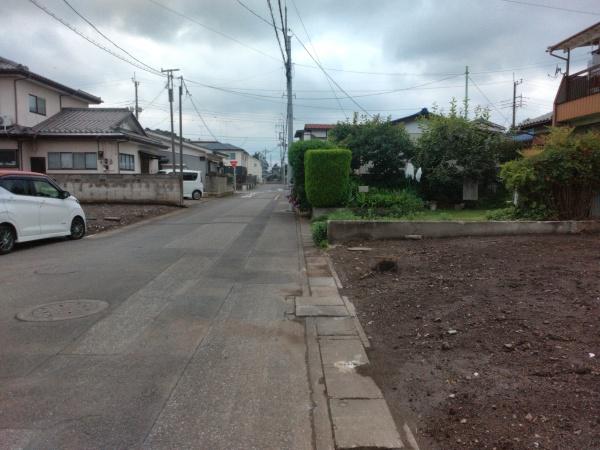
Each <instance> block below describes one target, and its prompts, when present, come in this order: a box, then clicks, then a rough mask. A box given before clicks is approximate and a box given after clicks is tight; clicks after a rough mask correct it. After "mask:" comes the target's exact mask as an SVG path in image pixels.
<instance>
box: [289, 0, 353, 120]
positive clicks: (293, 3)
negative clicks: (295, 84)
mask: <svg viewBox="0 0 600 450" xmlns="http://www.w3.org/2000/svg"><path fill="white" fill-rule="evenodd" d="M292 6H293V7H294V10H296V15H297V16H298V19H300V24H301V25H302V28H303V29H304V33H305V34H306V37H307V38H308V44H309V45H310V47H311V48H312V49H313V52H314V53H315V57H316V58H317V61H319V63H320V62H321V58H319V55H318V53H317V49H316V48H315V46H314V45H313V43H312V39H311V38H310V34H309V33H308V30H307V29H306V26H305V25H304V20H302V16H301V15H300V11H299V10H298V7H297V6H296V2H295V1H294V0H292ZM325 79H326V80H327V84H329V88H330V89H331V92H332V93H333V96H334V97H335V100H336V102H337V104H338V106H339V107H340V111H341V112H342V114H344V116H345V117H346V119H348V114H346V111H345V110H344V107H343V106H342V102H341V101H340V99H339V98H338V96H337V94H336V92H335V89H334V88H333V84H331V80H330V79H329V78H327V77H325ZM296 92H298V90H296Z"/></svg>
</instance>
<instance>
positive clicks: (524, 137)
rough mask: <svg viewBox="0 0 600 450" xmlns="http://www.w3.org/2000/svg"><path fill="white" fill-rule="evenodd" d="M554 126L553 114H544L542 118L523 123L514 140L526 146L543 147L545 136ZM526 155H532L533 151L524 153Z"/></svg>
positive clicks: (527, 120)
mask: <svg viewBox="0 0 600 450" xmlns="http://www.w3.org/2000/svg"><path fill="white" fill-rule="evenodd" d="M551 125H552V112H548V113H546V114H542V115H541V116H537V117H533V118H531V119H525V120H524V121H523V122H521V123H520V124H519V125H518V127H517V130H516V134H515V135H514V137H513V139H514V140H515V141H517V142H519V143H522V144H523V145H524V146H529V147H531V146H534V145H541V144H542V143H543V139H544V136H546V135H547V134H548V132H549V127H550V126H551ZM523 153H524V154H530V153H531V151H527V150H525V151H523Z"/></svg>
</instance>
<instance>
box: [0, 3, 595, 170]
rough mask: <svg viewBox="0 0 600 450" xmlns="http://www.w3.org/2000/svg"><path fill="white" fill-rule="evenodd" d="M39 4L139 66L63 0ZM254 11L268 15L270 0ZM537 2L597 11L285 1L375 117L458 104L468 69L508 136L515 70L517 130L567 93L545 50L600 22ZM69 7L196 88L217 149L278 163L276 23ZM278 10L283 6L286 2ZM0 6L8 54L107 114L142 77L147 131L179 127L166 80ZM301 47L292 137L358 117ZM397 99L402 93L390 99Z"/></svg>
mask: <svg viewBox="0 0 600 450" xmlns="http://www.w3.org/2000/svg"><path fill="white" fill-rule="evenodd" d="M36 2H37V3H38V4H40V5H42V6H44V7H46V8H47V9H48V10H50V11H51V12H52V13H54V14H55V15H56V16H58V17H60V18H61V19H63V20H64V21H65V22H67V23H69V24H70V25H72V26H74V27H75V28H76V29H77V30H79V31H80V32H81V33H83V34H84V35H86V36H87V37H89V38H91V39H93V40H95V41H97V42H101V43H102V44H103V45H105V46H106V47H108V48H111V49H112V50H113V51H115V52H116V53H119V54H121V55H123V56H124V57H125V58H128V59H130V57H129V56H127V55H126V54H124V53H123V52H122V51H120V50H119V49H117V48H115V47H113V46H112V44H110V43H109V42H107V41H105V40H104V39H103V38H102V37H101V36H100V35H99V34H98V33H97V32H96V31H95V30H94V29H93V28H92V27H91V26H90V25H89V24H87V23H86V22H85V21H84V20H83V19H82V18H81V17H78V16H77V15H76V13H75V12H74V11H73V10H71V9H70V8H69V6H68V5H67V4H66V3H65V2H64V1H63V0H36ZM243 2H244V3H245V4H246V5H247V6H248V7H249V8H251V9H253V10H254V11H255V12H256V13H258V14H259V15H261V16H263V17H267V18H270V16H269V10H268V6H267V1H266V0H243ZM531 2H533V3H539V4H543V5H548V6H555V7H559V8H560V7H562V8H568V9H573V10H580V11H583V12H587V14H586V13H583V12H581V13H576V12H568V11H561V10H555V9H549V8H538V7H534V6H530V5H523V4H519V3H518V2H516V3H515V2H509V1H506V0H451V1H450V0H372V1H367V2H365V1H363V0H295V5H294V3H293V2H292V0H287V7H288V15H289V26H290V28H291V30H292V32H293V33H294V34H295V35H297V36H298V38H299V39H300V41H302V42H303V43H304V44H305V45H306V47H307V48H308V49H309V50H310V51H311V53H313V56H315V58H318V59H319V60H320V61H321V63H322V65H323V67H325V68H327V69H328V73H329V75H330V76H331V77H332V78H333V79H334V80H335V81H336V82H337V84H339V85H340V86H341V87H342V88H343V89H344V90H345V91H346V92H348V93H349V94H350V95H352V96H354V98H355V101H356V102H357V103H358V104H359V105H360V107H361V108H364V109H365V110H367V111H369V113H371V114H376V113H380V114H382V115H384V116H388V115H389V116H391V117H392V118H399V117H402V116H405V115H409V114H412V113H414V112H417V111H419V110H420V109H421V108H423V107H428V108H431V106H432V105H433V104H435V103H437V104H438V105H440V106H442V107H444V106H447V105H448V102H449V101H450V99H451V98H452V97H456V98H457V99H458V100H459V101H462V98H463V96H464V78H465V77H464V70H465V66H466V65H468V66H469V67H470V71H471V73H472V75H471V77H472V80H473V83H471V85H470V89H469V97H470V99H471V106H472V107H473V106H474V105H482V106H486V105H488V104H489V103H490V102H491V103H492V104H493V105H490V107H491V108H492V120H493V121H495V122H497V123H500V124H502V125H505V126H506V125H508V124H509V121H510V116H511V110H510V108H507V107H506V106H507V105H508V104H509V101H510V99H511V96H512V79H513V72H514V76H515V77H516V78H517V79H520V78H522V79H523V84H522V85H520V86H519V93H520V94H522V95H523V102H524V106H523V107H522V108H520V109H519V110H518V112H517V120H518V121H520V120H522V119H525V118H527V117H534V116H537V115H540V114H543V113H545V112H548V111H550V110H551V106H552V100H553V98H554V93H555V91H556V88H557V84H558V78H556V79H555V78H553V77H552V76H553V75H554V72H555V68H556V64H557V63H559V62H560V61H559V60H557V59H555V58H552V57H551V56H549V55H548V54H546V53H545V50H546V48H547V46H549V45H551V44H554V43H556V42H558V41H560V40H562V39H563V38H566V37H568V36H570V35H572V34H574V33H576V32H578V31H580V30H581V29H583V28H585V27H587V26H589V25H591V24H593V23H595V22H597V21H599V20H600V4H599V3H598V1H597V0H569V1H566V0H531ZM531 2H530V3H531ZM69 3H70V4H71V6H73V8H75V9H76V10H77V11H78V12H79V13H80V14H82V15H83V16H85V17H86V18H87V19H89V20H90V21H91V22H92V23H93V24H94V25H95V26H96V27H97V28H98V29H99V30H100V31H101V32H103V33H104V34H105V35H107V36H108V37H109V38H111V39H112V40H113V41H114V42H115V43H116V44H118V45H119V46H120V47H122V48H123V49H125V50H126V51H127V52H129V53H130V54H131V55H133V56H134V57H135V58H137V59H138V60H139V61H142V62H143V63H144V64H146V65H147V66H150V67H153V68H158V69H160V68H179V69H181V72H179V74H181V75H183V76H184V77H185V78H187V79H188V80H190V82H188V86H189V88H190V92H191V94H192V99H193V101H194V103H195V104H196V106H197V107H198V110H199V111H200V113H201V114H202V116H203V118H204V119H205V121H206V123H207V124H208V127H209V128H210V131H211V132H212V134H214V135H215V136H216V137H217V138H218V139H219V140H221V141H222V142H230V143H232V144H236V145H239V146H242V147H244V148H246V149H247V150H248V151H250V152H254V151H257V150H263V149H265V148H266V149H267V150H268V151H271V153H270V156H271V158H272V159H273V162H275V161H276V159H277V158H278V156H277V155H278V154H279V153H278V150H277V147H276V146H277V131H278V130H279V131H280V130H281V123H282V120H283V118H284V117H285V107H286V106H285V98H284V92H285V73H284V70H283V63H282V59H281V55H280V51H279V48H278V45H277V41H276V39H275V33H274V31H273V28H272V27H270V26H269V25H268V24H266V23H264V22H263V21H261V20H260V19H259V18H257V17H256V16H254V15H252V14H251V13H250V12H248V11H247V10H246V9H244V8H243V7H242V6H241V5H240V4H239V3H238V2H237V1H236V0H69ZM272 3H273V6H274V7H275V8H276V5H277V1H276V0H272ZM282 3H285V1H283V0H282ZM2 5H3V7H2V12H3V30H2V39H0V55H1V56H4V57H6V58H9V59H12V60H15V61H17V62H20V63H22V64H25V65H27V66H29V68H30V69H31V70H32V71H34V72H37V73H40V74H42V75H45V76H47V77H49V78H51V79H54V80H56V81H59V82H62V83H64V84H67V85H69V86H72V87H74V88H80V89H83V90H86V91H88V92H91V93H93V94H95V95H98V96H100V97H101V98H102V99H103V100H104V104H103V106H106V107H109V106H110V107H112V106H118V107H123V106H131V105H133V98H134V91H133V83H132V82H131V77H132V76H133V73H134V71H135V72H136V76H137V78H138V80H139V81H140V103H141V106H142V107H143V108H144V112H143V113H142V114H141V116H140V121H141V123H142V125H143V126H145V127H150V128H162V129H168V127H169V114H168V99H167V94H166V92H165V91H163V87H164V84H165V81H164V79H163V78H161V77H160V76H157V75H154V74H152V73H148V72H145V71H143V70H141V69H139V68H135V67H133V66H131V65H129V64H128V63H126V62H123V61H121V60H119V59H117V58H115V57H114V56H112V55H110V54H108V53H106V52H104V51H103V50H101V49H99V48H97V47H95V46H94V45H92V44H91V43H89V42H87V41H86V40H85V39H83V38H82V37H80V36H78V35H77V34H75V33H74V32H73V31H72V30H70V29H68V28H67V27H66V26H65V25H64V24H61V23H59V22H58V21H56V20H55V19H53V18H52V17H50V16H49V15H47V14H46V13H44V12H43V11H42V10H40V9H38V8H37V7H36V6H34V5H33V4H32V3H31V2H30V1H27V0H2ZM161 5H164V6H167V7H168V8H170V9H172V11H169V10H167V9H165V8H164V7H161ZM275 12H276V14H277V13H278V11H277V10H275ZM177 13H179V14H177ZM590 13H595V14H590ZM300 18H301V19H302V21H303V23H304V26H305V28H306V29H305V28H304V27H303V26H302V23H301V21H300ZM202 25H203V26H202ZM307 32H308V36H307ZM309 36H310V38H309ZM311 44H312V45H311ZM292 49H293V51H292V53H293V56H292V59H293V61H294V63H295V66H294V92H295V107H294V128H295V129H299V128H302V127H303V125H304V123H335V122H337V121H339V120H344V119H345V117H346V115H348V116H351V115H352V112H353V111H357V110H359V107H358V106H357V105H356V104H355V103H354V102H353V101H352V100H350V99H348V98H343V97H345V94H343V93H342V92H340V91H339V90H338V89H337V88H335V87H334V90H335V93H334V92H333V91H332V87H331V85H330V82H328V80H327V78H326V77H325V75H324V74H323V72H322V71H321V70H320V69H318V68H317V67H316V64H315V62H314V61H313V60H312V59H311V57H310V56H309V55H308V54H307V52H306V51H305V50H304V48H302V46H301V44H300V43H299V41H298V40H296V39H295V38H294V39H293V40H292ZM587 59H589V57H588V56H587V54H585V53H584V52H577V53H576V54H575V60H576V61H577V63H576V65H575V67H584V66H585V64H586V62H587ZM549 75H552V76H549ZM192 81H194V82H196V83H193V82H192ZM198 83H200V84H198ZM474 84H475V85H476V86H477V87H478V88H477V87H476V86H475V85H474ZM203 85H204V86H203ZM206 85H208V86H211V87H207V86H206ZM215 87H217V88H219V89H215ZM390 90H396V92H392V93H382V92H385V91H390ZM231 91H235V92H233V93H232V92H231ZM336 97H337V98H338V99H336ZM153 100H154V102H153V103H152V104H151V101H153ZM183 122H184V124H183V126H184V135H185V136H186V137H190V138H194V139H207V140H210V139H211V134H210V133H209V130H208V129H207V128H206V126H204V125H203V123H202V121H201V119H200V117H199V116H198V115H197V114H196V112H195V111H194V109H193V107H192V103H191V102H190V100H189V99H186V100H185V101H184V121H183ZM176 126H177V125H176Z"/></svg>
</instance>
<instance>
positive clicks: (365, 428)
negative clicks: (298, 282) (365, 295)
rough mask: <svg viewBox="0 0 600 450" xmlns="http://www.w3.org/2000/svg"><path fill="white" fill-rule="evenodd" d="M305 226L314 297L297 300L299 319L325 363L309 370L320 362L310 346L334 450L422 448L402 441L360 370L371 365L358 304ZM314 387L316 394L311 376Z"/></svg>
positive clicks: (384, 405) (306, 257) (383, 403)
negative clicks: (348, 295) (345, 293)
mask: <svg viewBox="0 0 600 450" xmlns="http://www.w3.org/2000/svg"><path fill="white" fill-rule="evenodd" d="M300 226H301V237H302V242H303V252H302V254H303V256H304V262H305V267H306V269H305V270H304V271H303V273H304V274H306V281H307V282H308V288H309V291H310V295H307V293H304V296H302V297H296V299H295V303H296V317H299V318H305V321H306V327H307V328H306V330H307V337H308V336H311V337H312V339H314V340H316V342H317V348H318V353H319V356H320V361H319V362H320V364H319V367H318V368H314V367H310V366H311V365H314V364H315V360H316V358H315V357H314V354H315V353H316V350H315V349H314V348H311V347H309V353H311V354H312V357H309V358H308V364H309V373H314V372H316V373H318V374H320V376H321V377H322V379H323V380H324V383H323V384H322V385H321V386H322V387H321V388H318V387H317V389H318V390H319V392H320V394H321V395H324V396H325V399H326V400H325V401H326V403H327V405H328V411H329V414H328V418H327V419H328V421H329V420H330V423H331V424H332V425H330V426H331V427H332V435H333V441H334V442H335V448H337V449H342V448H356V447H361V448H362V447H365V448H382V449H383V448H407V447H405V444H406V445H408V448H410V449H418V447H415V446H413V445H412V442H410V439H407V442H406V443H404V442H403V441H402V438H401V434H400V432H399V430H398V429H397V427H396V424H395V423H394V419H393V418H392V415H391V413H390V410H389V408H388V406H387V403H386V401H385V399H384V398H383V395H382V393H381V391H380V390H379V388H378V387H377V385H376V384H375V382H374V381H373V379H372V378H371V377H367V376H363V375H360V374H359V373H358V372H357V370H356V368H357V367H359V366H361V365H365V364H369V359H368V357H367V354H366V351H365V349H366V348H368V347H369V342H368V339H367V338H366V335H365V333H364V330H363V329H362V326H361V325H360V322H359V321H358V319H357V318H356V312H355V310H354V306H353V305H352V303H351V302H350V301H349V300H348V299H347V298H346V297H343V296H341V295H340V293H339V289H341V288H342V283H341V281H340V278H339V277H338V275H337V273H336V272H335V269H334V267H333V264H332V262H331V260H330V258H329V257H328V256H327V255H326V254H324V253H323V252H322V251H320V250H319V249H317V248H316V247H315V246H314V244H313V242H312V239H310V233H309V231H305V230H309V226H310V225H309V224H308V221H307V220H306V219H304V220H302V219H300ZM325 269H326V270H327V272H328V274H327V276H326V273H325ZM311 274H318V275H316V276H310V275H311ZM309 356H310V355H309ZM311 385H312V386H311V387H313V393H314V385H313V380H312V377H311ZM323 386H324V389H323ZM315 408H318V405H317V406H316V407H315ZM316 412H317V411H316V410H315V414H313V429H314V430H315V433H319V431H318V430H321V431H320V432H321V433H322V427H323V424H322V423H320V421H322V420H323V417H322V411H320V412H321V414H320V415H317V414H316ZM405 435H406V434H405ZM315 443H316V444H317V443H318V442H317V441H315ZM316 447H317V448H326V447H327V446H325V447H319V446H318V445H316Z"/></svg>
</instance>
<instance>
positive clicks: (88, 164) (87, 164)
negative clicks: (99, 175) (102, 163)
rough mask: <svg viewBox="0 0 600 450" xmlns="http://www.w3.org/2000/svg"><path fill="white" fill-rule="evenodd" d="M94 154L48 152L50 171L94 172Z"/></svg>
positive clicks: (95, 165)
mask: <svg viewBox="0 0 600 450" xmlns="http://www.w3.org/2000/svg"><path fill="white" fill-rule="evenodd" d="M97 159H98V156H97V154H96V153H91V152H90V153H71V152H60V153H59V152H48V169H50V170H96V169H97V168H98V163H97Z"/></svg>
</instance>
